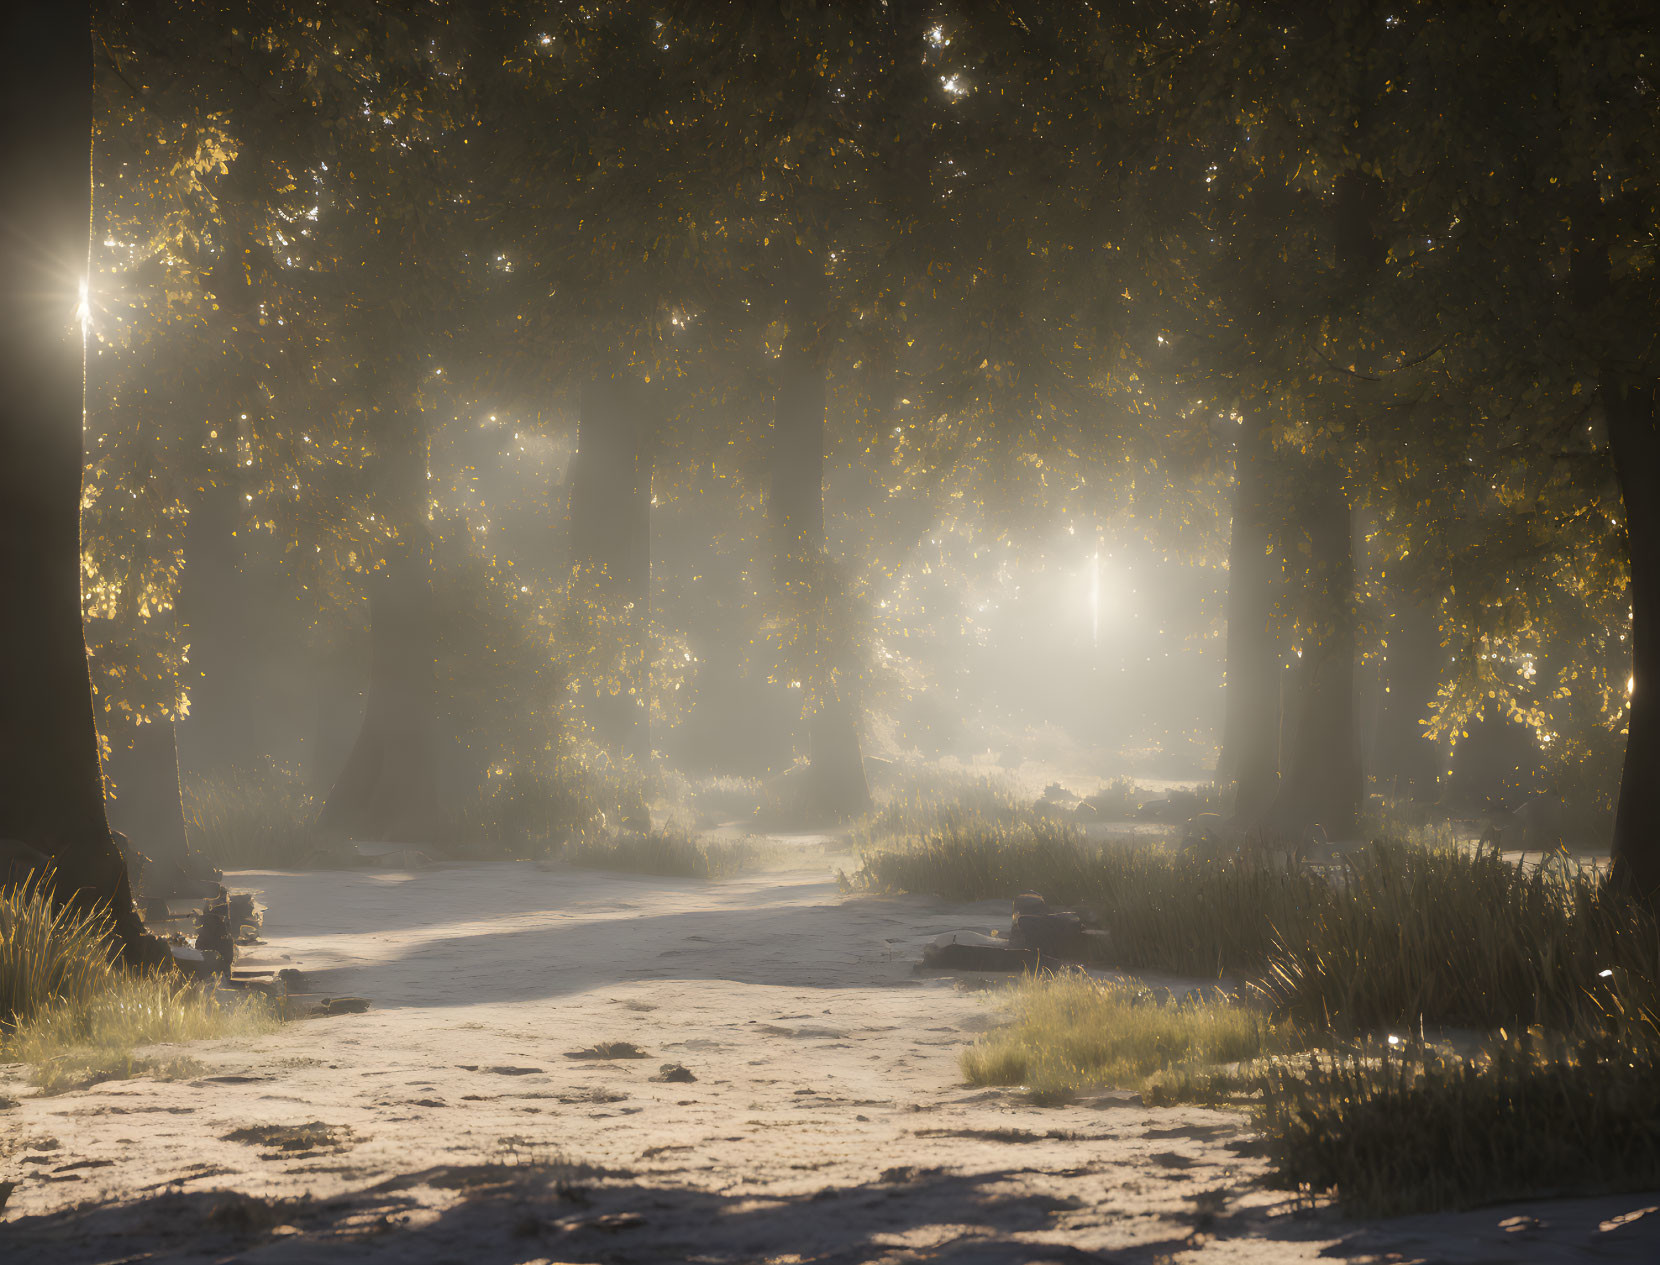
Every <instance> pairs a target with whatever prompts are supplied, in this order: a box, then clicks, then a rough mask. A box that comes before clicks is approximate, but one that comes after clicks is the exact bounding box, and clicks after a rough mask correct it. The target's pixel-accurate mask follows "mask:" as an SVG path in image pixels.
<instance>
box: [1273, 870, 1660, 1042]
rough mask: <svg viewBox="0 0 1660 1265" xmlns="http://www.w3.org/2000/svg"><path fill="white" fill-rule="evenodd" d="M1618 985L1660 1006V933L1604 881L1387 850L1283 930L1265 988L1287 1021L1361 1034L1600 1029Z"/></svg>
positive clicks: (1629, 998)
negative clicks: (1610, 989)
mask: <svg viewBox="0 0 1660 1265" xmlns="http://www.w3.org/2000/svg"><path fill="white" fill-rule="evenodd" d="M1605 972H1606V973H1607V974H1604V973H1605ZM1616 976H1617V977H1618V978H1619V979H1621V980H1622V981H1623V982H1624V986H1625V991H1624V1000H1625V1003H1626V1004H1628V1005H1634V1006H1637V1007H1647V1008H1654V1007H1656V1006H1660V922H1657V921H1656V919H1655V918H1654V916H1653V915H1652V913H1651V912H1649V911H1648V910H1647V909H1645V908H1644V907H1642V906H1641V905H1638V904H1637V903H1635V902H1633V901H1631V900H1629V899H1628V898H1627V897H1626V896H1625V894H1624V893H1622V892H1619V891H1616V890H1614V889H1612V888H1610V887H1609V885H1608V883H1607V881H1606V877H1605V875H1604V874H1603V873H1601V872H1600V871H1598V870H1596V869H1593V868H1591V867H1588V866H1583V865H1579V864H1576V863H1573V862H1569V861H1566V860H1561V859H1557V860H1551V861H1548V862H1546V863H1544V864H1542V865H1538V866H1526V865H1521V864H1518V863H1514V862H1510V861H1506V860H1505V859H1504V858H1503V857H1501V856H1500V855H1499V853H1498V852H1497V850H1495V849H1490V848H1488V849H1475V850H1469V849H1457V848H1413V847H1407V846H1403V845H1398V844H1373V845H1372V846H1371V847H1369V848H1368V849H1367V850H1366V851H1365V852H1364V853H1363V854H1361V855H1360V856H1357V857H1354V858H1351V860H1350V862H1349V864H1348V866H1347V867H1346V869H1345V871H1344V872H1343V874H1342V875H1341V881H1340V884H1339V886H1338V887H1337V888H1336V889H1335V890H1334V891H1333V893H1332V896H1331V898H1330V899H1327V900H1323V901H1319V902H1316V903H1312V904H1310V905H1309V906H1308V907H1307V909H1306V911H1305V916H1304V917H1302V918H1300V919H1296V920H1292V921H1288V922H1287V923H1286V924H1285V925H1284V926H1282V927H1278V928H1276V934H1275V938H1274V944H1273V948H1272V951H1271V953H1270V954H1269V955H1268V959H1267V961H1266V962H1265V963H1263V966H1262V973H1261V987H1262V988H1263V990H1264V992H1265V993H1266V995H1267V996H1268V997H1269V998H1270V1000H1271V1001H1272V1002H1273V1004H1274V1006H1275V1008H1276V1010H1277V1011H1278V1012H1279V1013H1280V1014H1282V1015H1285V1016H1288V1017H1290V1018H1293V1019H1296V1020H1298V1021H1300V1022H1303V1023H1306V1024H1321V1025H1329V1026H1335V1027H1339V1028H1343V1029H1347V1030H1352V1031H1365V1030H1368V1029H1373V1028H1379V1027H1386V1026H1389V1025H1400V1024H1411V1023H1413V1022H1414V1021H1416V1020H1419V1019H1423V1020H1425V1021H1427V1022H1429V1023H1435V1024H1451V1025H1464V1026H1470V1027H1479V1028H1497V1027H1501V1026H1510V1027H1518V1026H1526V1025H1528V1024H1544V1025H1546V1026H1549V1027H1553V1028H1558V1029H1568V1028H1572V1027H1575V1026H1578V1025H1580V1024H1583V1023H1585V1022H1587V1021H1591V1022H1595V1021H1596V1020H1597V1019H1598V1017H1599V1016H1600V1015H1601V1014H1602V1013H1603V1010H1604V1006H1605V1002H1606V999H1607V997H1606V994H1607V986H1606V983H1605V981H1608V980H1610V979H1613V978H1615V977H1616Z"/></svg>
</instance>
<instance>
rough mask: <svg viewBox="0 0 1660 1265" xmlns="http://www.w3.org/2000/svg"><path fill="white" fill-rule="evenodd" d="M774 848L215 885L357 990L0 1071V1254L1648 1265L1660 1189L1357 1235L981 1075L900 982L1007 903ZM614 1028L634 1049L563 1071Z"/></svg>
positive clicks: (1120, 1115)
mask: <svg viewBox="0 0 1660 1265" xmlns="http://www.w3.org/2000/svg"><path fill="white" fill-rule="evenodd" d="M783 842H785V843H786V844H787V845H789V847H790V848H792V849H793V852H792V853H791V854H790V855H789V856H788V857H787V858H786V859H785V860H784V861H782V862H781V863H780V864H779V865H777V866H775V867H772V868H769V869H766V870H763V871H758V872H755V873H752V874H746V875H744V876H743V877H740V878H737V879H734V880H729V881H726V882H717V883H703V882H697V881H693V880H680V879H666V878H657V877H647V876H634V875H629V876H623V875H615V874H606V873H597V872H593V871H583V870H574V869H565V868H556V869H539V868H537V867H535V866H533V865H530V864H517V863H503V864H484V865H469V866H466V867H444V868H437V869H430V870H421V871H416V872H399V871H385V872H375V871H352V872H338V871H331V872H319V873H274V872H242V873H237V874H234V875H228V876H227V883H228V884H229V885H230V886H231V888H232V890H252V891H255V892H257V893H259V897H260V899H261V900H262V901H263V902H264V903H265V904H267V905H268V907H269V908H268V912H267V914H266V923H265V929H264V933H263V934H264V940H265V943H264V944H263V945H261V946H259V947H257V948H254V949H252V950H249V951H248V953H247V956H246V958H245V960H244V963H243V964H244V965H247V966H261V965H264V966H268V967H270V966H286V965H294V966H298V967H300V968H302V969H303V970H304V971H305V972H306V973H307V974H308V975H309V976H311V977H312V978H314V979H315V980H317V981H318V985H317V986H318V987H319V988H320V989H321V990H322V991H323V992H325V993H329V994H332V995H345V994H355V995H361V996H366V997H369V998H371V999H372V1000H373V1002H374V1008H373V1009H372V1010H370V1011H369V1012H368V1013H364V1014H356V1015H342V1016H335V1017H330V1018H320V1019H309V1020H304V1021H298V1022H295V1023H291V1024H288V1025H286V1026H284V1027H283V1028H282V1029H281V1030H279V1031H277V1032H276V1033H274V1034H271V1035H268V1036H262V1037H257V1038H251V1039H244V1040H235V1041H221V1042H211V1043H205V1044H200V1045H194V1046H191V1047H189V1048H188V1049H186V1050H182V1051H179V1053H184V1054H187V1055H188V1056H189V1057H190V1058H192V1059H195V1060H197V1061H198V1062H199V1063H200V1064H201V1065H202V1066H201V1071H200V1073H199V1075H195V1076H194V1079H188V1080H173V1081H158V1080H153V1079H133V1080H125V1081H110V1082H105V1083H103V1084H100V1085H96V1086H93V1087H92V1088H89V1089H85V1090H81V1091H77V1092H72V1093H67V1094H63V1095H59V1096H56V1097H40V1096H36V1095H34V1092H33V1091H32V1090H30V1089H29V1088H28V1087H27V1085H26V1082H25V1081H24V1079H23V1076H22V1069H20V1068H16V1067H12V1068H0V1096H5V1097H10V1098H15V1099H18V1100H20V1101H18V1102H17V1104H16V1105H15V1106H12V1107H10V1108H8V1109H4V1110H0V1138H9V1143H7V1144H5V1145H0V1152H5V1151H7V1150H10V1152H11V1154H10V1155H9V1156H0V1165H3V1166H4V1171H0V1176H17V1175H18V1174H22V1176H23V1180H22V1181H21V1183H20V1184H19V1185H18V1187H17V1189H16V1190H15V1191H14V1192H13V1193H12V1195H11V1199H10V1203H9V1205H8V1206H7V1209H6V1212H5V1214H4V1215H5V1220H4V1222H3V1223H0V1260H4V1261H5V1262H6V1265H36V1263H41V1265H80V1263H82V1262H111V1263H113V1262H139V1261H145V1262H167V1263H169V1265H172V1263H174V1262H179V1263H193V1262H208V1261H215V1262H218V1261H231V1260H235V1261H258V1262H295V1263H299V1262H305V1263H306V1265H312V1263H327V1262H334V1261H354V1262H355V1261H386V1262H398V1263H400V1265H438V1263H441V1262H454V1263H455V1265H495V1263H497V1262H501V1263H503V1265H528V1263H537V1265H553V1263H555V1262H630V1263H637V1265H646V1263H655V1262H665V1263H668V1262H682V1261H686V1262H691V1261H698V1262H711V1263H718V1265H738V1263H740V1262H742V1263H746V1265H747V1263H751V1262H754V1263H760V1262H779V1263H783V1262H791V1263H801V1265H806V1263H808V1262H811V1263H815V1265H818V1263H829V1262H836V1263H838V1265H842V1263H845V1265H853V1263H855V1262H894V1263H897V1262H912V1261H916V1262H924V1261H926V1262H939V1263H941V1265H944V1263H949V1265H971V1263H973V1265H993V1263H996V1265H1004V1263H1016V1262H1018V1263H1020V1265H1037V1263H1038V1262H1089V1261H1119V1262H1139V1263H1144V1265H1152V1263H1153V1262H1164V1261H1169V1262H1187V1261H1198V1260H1202V1261H1207V1262H1208V1261H1213V1260H1214V1261H1218V1262H1224V1261H1227V1262H1235V1261H1237V1262H1263V1263H1269V1262H1274V1263H1278V1262H1286V1261H1303V1260H1308V1261H1312V1260H1318V1259H1325V1260H1330V1259H1336V1260H1343V1261H1356V1262H1360V1261H1394V1262H1411V1261H1425V1262H1428V1261H1446V1262H1478V1261H1480V1262H1499V1261H1517V1262H1521V1261H1526V1262H1543V1261H1580V1260H1585V1261H1591V1260H1596V1261H1609V1260H1630V1261H1653V1260H1660V1195H1637V1196H1625V1197H1617V1198H1603V1199H1595V1200H1576V1201H1565V1202H1558V1203H1547V1204H1540V1205H1536V1206H1531V1207H1526V1208H1522V1207H1508V1208H1494V1209H1488V1210H1485V1211H1480V1212H1474V1213H1467V1214H1462V1215H1458V1216H1431V1217H1415V1218H1403V1219H1397V1220H1393V1221H1380V1222H1372V1223H1361V1222H1355V1221H1349V1220H1344V1219H1342V1218H1341V1217H1339V1216H1338V1215H1337V1214H1336V1213H1335V1212H1333V1211H1331V1210H1329V1209H1307V1208H1302V1209H1299V1208H1298V1207H1297V1206H1296V1205H1295V1204H1294V1203H1293V1202H1292V1201H1291V1200H1290V1199H1289V1198H1288V1197H1287V1196H1286V1195H1284V1194H1282V1193H1280V1192H1275V1191H1272V1190H1270V1189H1268V1188H1267V1187H1266V1186H1264V1185H1263V1184H1262V1180H1261V1179H1262V1178H1263V1177H1264V1175H1265V1172H1266V1168H1265V1163H1264V1161H1263V1160H1262V1159H1260V1158H1258V1157H1257V1156H1255V1155H1254V1154H1253V1148H1252V1147H1251V1145H1250V1142H1251V1138H1250V1123H1249V1120H1248V1118H1247V1117H1245V1116H1244V1115H1242V1114H1239V1113H1236V1112H1232V1111H1222V1110H1210V1109H1202V1108H1194V1107H1178V1108H1164V1109H1154V1108H1148V1107H1145V1106H1143V1105H1141V1104H1140V1102H1139V1100H1138V1099H1136V1098H1135V1097H1134V1096H1132V1095H1128V1094H1105V1095H1101V1096H1099V1097H1097V1098H1095V1099H1093V1100H1090V1101H1087V1102H1082V1103H1077V1104H1073V1105H1070V1106H1066V1107H1036V1106H1033V1105H1030V1104H1029V1103H1027V1102H1025V1101H1023V1100H1022V1099H1021V1097H1020V1096H1019V1095H1018V1094H1017V1093H1015V1092H1013V1091H1003V1090H992V1091H984V1090H970V1089H967V1088H965V1087H964V1085H963V1082H962V1079H961V1076H960V1074H959V1072H958V1067H957V1058H958V1055H959V1053H960V1051H961V1050H962V1049H963V1047H964V1045H965V1044H966V1043H967V1042H969V1041H971V1040H972V1039H973V1038H974V1035H975V1034H976V1033H978V1032H981V1031H984V1030H985V1029H986V1028H988V1027H990V1026H992V1025H994V1024H996V1023H997V1022H998V1020H999V1009H998V1006H997V1001H996V998H997V989H996V986H993V987H991V988H987V987H986V981H985V980H984V979H981V978H977V977H963V978H959V977H955V976H951V975H922V974H918V973H917V972H916V971H915V969H914V964H915V963H916V962H917V961H918V959H919V957H920V954H921V949H922V946H923V944H925V943H926V942H927V941H928V940H929V939H930V938H931V937H933V936H934V935H937V934H938V933H940V932H942V931H947V930H956V929H961V928H965V927H967V928H974V929H981V930H985V929H988V928H990V927H992V926H996V925H1000V924H1004V923H1006V920H1007V906H1006V905H1004V904H1002V903H998V904H982V905H975V906H967V907H963V906H955V907H953V906H947V905H944V904H942V903H941V902H938V901H934V900H928V899H922V898H915V897H902V898H873V897H865V896H859V897H847V896H843V895H841V894H840V893H839V892H838V890H837V887H836V883H835V879H834V870H835V868H836V867H837V866H838V865H841V866H847V865H849V864H850V860H851V859H850V858H848V857H847V856H845V855H840V856H838V855H836V853H835V848H836V847H837V844H836V842H835V841H834V840H830V839H826V838H825V837H823V836H796V837H793V838H788V839H785V840H784V841H783ZM607 1041H627V1042H632V1043H634V1044H635V1045H636V1046H638V1047H640V1048H641V1049H642V1050H644V1051H646V1052H647V1055H648V1057H645V1058H638V1059H613V1060H598V1059H591V1058H571V1057H569V1056H570V1055H571V1054H572V1053H574V1052H578V1051H581V1050H584V1049H586V1048H590V1047H593V1046H594V1045H595V1044H596V1043H599V1042H607ZM665 1063H678V1064H682V1065H684V1067H685V1068H687V1069H689V1071H690V1072H691V1073H692V1075H693V1076H695V1077H696V1079H695V1080H694V1081H689V1082H688V1081H680V1082H676V1081H659V1080H655V1079H653V1078H654V1077H655V1076H657V1075H658V1074H659V1070H660V1068H661V1066H662V1065H663V1064H665Z"/></svg>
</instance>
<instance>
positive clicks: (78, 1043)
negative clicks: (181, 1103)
mask: <svg viewBox="0 0 1660 1265" xmlns="http://www.w3.org/2000/svg"><path fill="white" fill-rule="evenodd" d="M277 1022H278V1021H277V1016H276V1013H275V1012H274V1011H273V1010H272V1008H271V1007H270V1005H269V1004H268V1003H267V1002H266V1000H265V999H264V998H263V997H252V996H250V997H243V996H237V997H235V998H232V999H222V998H221V997H220V995H218V994H217V993H214V992H210V991H208V990H205V989H203V988H202V987H200V986H199V985H197V984H195V983H192V982H189V981H183V980H181V979H179V978H178V977H177V976H173V975H165V974H159V973H149V974H143V975H138V974H128V973H126V972H117V973H115V974H113V975H112V976H111V977H110V978H109V980H108V981H107V982H106V984H105V986H104V987H103V988H102V989H100V990H98V991H96V992H93V993H90V994H87V995H84V996H80V997H74V998H69V997H65V998H60V999H59V1000H58V1001H56V1002H53V1003H51V1004H50V1005H48V1006H46V1007H44V1008H42V1009H41V1010H39V1011H38V1012H37V1013H36V1014H35V1015H34V1016H33V1017H32V1018H31V1019H29V1020H28V1021H27V1022H25V1023H23V1024H22V1025H21V1026H19V1027H18V1028H17V1030H16V1031H15V1032H14V1033H13V1034H12V1035H11V1037H10V1038H9V1039H8V1040H7V1042H6V1045H5V1049H6V1053H7V1056H8V1057H10V1058H13V1059H16V1060H17V1061H19V1062H22V1063H28V1064H30V1065H31V1072H30V1079H31V1080H32V1081H33V1082H34V1083H35V1084H36V1085H38V1086H39V1087H40V1088H41V1089H42V1090H44V1091H45V1092H47V1093H62V1092H64V1091H66V1090H71V1089H81V1088H84V1087H85V1086H87V1085H92V1084H96V1083H97V1082H99V1081H106V1080H121V1079H125V1078H128V1077H132V1076H140V1075H152V1076H157V1077H163V1078H169V1079H177V1078H179V1077H185V1076H195V1075H199V1074H200V1071H201V1068H200V1066H199V1065H198V1064H196V1063H195V1062H193V1061H191V1060H189V1059H186V1058H183V1057H181V1056H178V1055H164V1056H157V1055H153V1054H145V1053H141V1051H142V1050H143V1049H144V1048H145V1047H151V1046H157V1045H172V1044H177V1043H180V1042H185V1041H204V1040H212V1039H215V1038H221V1037H231V1036H252V1035H256V1034H259V1033H263V1032H269V1031H271V1030H273V1029H274V1028H275V1027H276V1026H277Z"/></svg>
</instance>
